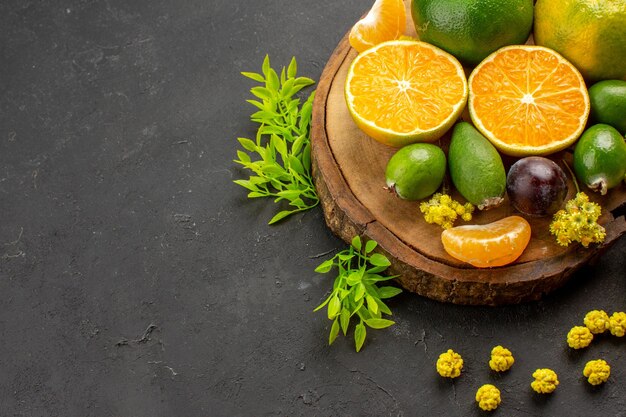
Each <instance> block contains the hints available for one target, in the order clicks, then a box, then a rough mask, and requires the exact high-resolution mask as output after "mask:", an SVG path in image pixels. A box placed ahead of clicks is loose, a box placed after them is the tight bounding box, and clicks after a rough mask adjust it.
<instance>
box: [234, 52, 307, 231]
mask: <svg viewBox="0 0 626 417" xmlns="http://www.w3.org/2000/svg"><path fill="white" fill-rule="evenodd" d="M297 69H298V65H297V63H296V59H295V57H294V58H292V60H291V62H290V64H289V67H288V69H287V70H285V68H284V67H283V69H282V71H281V72H280V77H279V76H278V73H277V72H276V71H275V70H274V69H273V68H272V67H271V65H270V59H269V56H265V59H264V60H263V65H262V68H261V70H262V74H258V73H254V72H242V73H241V74H242V75H243V76H244V77H247V78H250V79H251V80H254V81H256V82H258V83H261V84H262V85H261V86H256V87H252V88H251V89H250V93H251V94H252V95H253V96H254V97H255V98H257V99H259V100H260V101H259V100H253V99H251V100H246V101H247V102H248V103H250V104H252V105H253V106H254V107H256V108H257V111H256V112H255V113H253V114H252V115H251V116H250V119H251V120H252V121H253V122H256V123H258V124H259V125H260V126H259V128H258V130H257V135H256V141H254V140H251V139H247V138H238V139H237V140H238V141H239V144H240V145H241V146H242V148H243V149H244V150H243V151H242V150H238V151H237V159H235V160H234V162H235V163H237V164H239V165H242V166H243V167H244V168H245V169H247V170H250V171H252V173H253V175H251V176H250V178H249V179H248V180H235V181H234V182H235V184H238V185H240V186H242V187H244V188H246V189H247V190H248V191H249V193H248V197H249V198H257V197H271V198H273V199H274V202H275V203H279V202H281V201H286V202H287V204H288V206H289V207H291V208H290V209H288V210H282V211H279V212H278V213H277V214H276V215H274V217H272V219H271V220H270V221H269V223H270V224H273V223H276V222H279V221H280V220H282V219H284V218H285V217H287V216H289V215H291V214H293V213H298V212H301V211H304V210H308V209H310V208H313V207H315V206H317V205H318V204H319V198H318V196H317V193H316V191H315V187H314V185H313V178H312V175H311V143H310V142H311V137H310V130H309V128H310V125H311V114H312V109H313V100H314V98H315V91H313V92H312V93H311V94H310V95H309V97H308V99H307V100H306V101H305V102H304V104H302V105H300V99H299V98H294V95H295V94H296V93H298V92H299V91H300V90H302V89H303V88H305V87H308V86H310V85H312V84H314V83H315V82H314V81H313V80H312V79H310V78H307V77H296V72H297ZM244 151H245V152H244ZM247 152H248V153H247ZM250 154H252V156H251V155H250ZM255 154H256V158H253V156H254V155H255Z"/></svg>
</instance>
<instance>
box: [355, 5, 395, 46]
mask: <svg viewBox="0 0 626 417" xmlns="http://www.w3.org/2000/svg"><path fill="white" fill-rule="evenodd" d="M405 29H406V8H405V6H404V1H403V0H376V2H375V3H374V5H373V6H372V8H371V9H370V11H369V12H368V13H367V15H365V17H364V18H363V19H361V20H359V21H358V22H357V23H356V24H355V25H354V26H353V27H352V30H350V35H349V37H348V39H349V41H350V45H352V47H353V48H354V49H356V50H357V51H358V52H363V51H365V50H366V49H368V48H371V47H372V46H374V45H377V44H379V43H381V42H385V41H390V40H394V39H398V38H399V37H400V36H402V35H403V34H404V30H405Z"/></svg>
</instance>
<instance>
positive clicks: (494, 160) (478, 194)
mask: <svg viewBox="0 0 626 417" xmlns="http://www.w3.org/2000/svg"><path fill="white" fill-rule="evenodd" d="M448 168H449V170H450V178H451V179H452V183H453V184H454V187H455V188H456V189H457V191H458V192H459V193H461V195H462V196H463V197H464V198H465V199H466V200H467V201H469V202H470V203H472V204H474V205H475V206H477V207H478V208H479V209H480V210H488V209H490V208H493V207H497V206H499V205H500V204H502V202H503V201H504V198H503V196H504V192H505V191H506V171H505V170H504V164H503V163H502V158H501V157H500V154H499V153H498V151H497V150H496V148H495V146H493V145H492V144H491V142H489V140H487V138H486V137H484V136H483V135H482V134H481V133H480V132H479V131H478V130H476V128H474V126H472V125H471V124H469V123H467V122H460V123H458V124H457V125H456V126H455V127H454V130H453V131H452V139H451V141H450V148H449V150H448Z"/></svg>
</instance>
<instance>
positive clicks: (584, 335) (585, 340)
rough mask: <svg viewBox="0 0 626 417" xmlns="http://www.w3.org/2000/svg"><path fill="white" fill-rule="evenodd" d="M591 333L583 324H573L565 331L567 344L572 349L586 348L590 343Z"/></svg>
mask: <svg viewBox="0 0 626 417" xmlns="http://www.w3.org/2000/svg"><path fill="white" fill-rule="evenodd" d="M592 340H593V334H592V333H591V330H589V329H588V328H586V327H585V326H574V327H572V330H570V331H569V333H567V344H568V345H569V347H571V348H573V349H582V348H586V347H587V346H589V345H590V344H591V341H592Z"/></svg>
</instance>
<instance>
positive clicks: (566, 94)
mask: <svg viewBox="0 0 626 417" xmlns="http://www.w3.org/2000/svg"><path fill="white" fill-rule="evenodd" d="M469 90H470V92H469V104H468V107H469V112H470V116H471V118H472V121H473V122H474V125H475V126H476V128H477V129H478V130H480V131H481V133H482V134H483V135H485V136H486V137H487V139H489V140H490V141H491V142H492V143H493V144H494V146H495V147H496V148H498V149H499V150H500V151H501V152H502V153H505V154H508V155H513V156H526V155H547V154H551V153H554V152H557V151H560V150H562V149H565V148H567V147H568V146H569V145H571V144H573V143H574V142H575V141H576V140H577V139H578V137H579V136H580V135H581V134H582V132H583V130H584V128H585V123H586V122H587V117H588V116H589V95H588V93H587V88H586V86H585V82H584V80H583V77H582V76H581V75H580V73H579V72H578V70H577V69H576V68H575V67H574V66H573V65H572V64H571V63H570V62H569V61H567V60H566V59H565V58H563V57H562V56H561V55H559V54H558V53H556V52H554V51H553V50H551V49H548V48H545V47H542V46H536V45H514V46H506V47H504V48H501V49H499V50H497V51H496V52H494V53H493V54H491V55H489V56H488V57H487V58H485V60H484V61H482V62H481V63H480V64H479V65H478V66H477V67H476V68H475V69H474V70H473V71H472V73H471V75H470V77H469Z"/></svg>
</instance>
